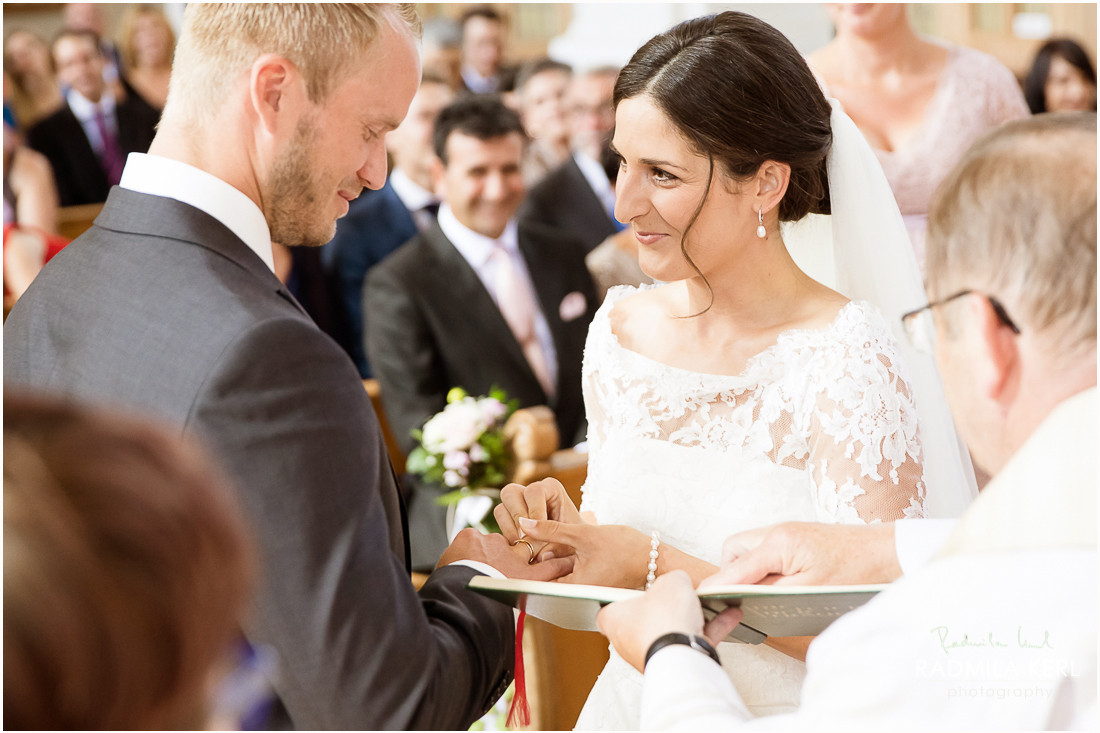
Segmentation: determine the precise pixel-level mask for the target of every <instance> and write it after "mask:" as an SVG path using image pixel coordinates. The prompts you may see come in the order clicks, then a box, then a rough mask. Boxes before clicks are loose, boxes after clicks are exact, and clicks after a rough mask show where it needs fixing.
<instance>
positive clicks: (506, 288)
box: [363, 95, 596, 567]
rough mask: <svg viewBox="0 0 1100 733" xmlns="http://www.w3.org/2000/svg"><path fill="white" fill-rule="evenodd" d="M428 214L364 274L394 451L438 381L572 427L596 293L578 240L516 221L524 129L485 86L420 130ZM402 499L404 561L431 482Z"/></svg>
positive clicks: (424, 514)
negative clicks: (429, 173)
mask: <svg viewBox="0 0 1100 733" xmlns="http://www.w3.org/2000/svg"><path fill="white" fill-rule="evenodd" d="M433 139H434V145H435V152H436V155H437V160H436V162H435V164H434V172H433V177H434V179H435V186H436V191H437V192H439V194H440V195H441V196H442V198H443V205H442V206H441V207H440V210H439V218H438V222H437V223H436V225H434V226H432V227H431V228H429V229H427V230H425V231H423V232H421V233H420V234H418V235H417V236H416V237H415V238H414V239H413V240H412V241H410V242H408V243H407V244H405V245H403V246H402V247H401V248H400V249H399V250H398V251H397V252H395V253H393V254H392V255H390V257H388V258H387V259H386V260H385V261H383V262H382V263H381V264H380V265H378V266H377V267H375V268H374V269H373V270H371V272H370V274H369V275H368V276H367V284H366V288H365V290H364V306H363V307H364V309H365V310H366V311H367V312H369V313H370V320H369V321H368V323H367V331H366V350H367V355H368V357H369V358H370V362H371V366H372V368H373V369H374V374H375V376H376V378H377V379H378V381H379V383H380V386H381V393H382V401H383V404H384V405H385V408H386V414H387V416H388V417H389V420H390V422H391V423H392V425H393V428H394V433H395V434H396V436H397V439H398V440H399V441H401V442H402V447H403V448H404V449H405V450H406V451H408V450H410V449H411V448H413V447H414V446H415V439H414V438H412V437H411V435H410V431H411V430H413V429H414V428H419V427H422V426H423V425H424V423H425V422H426V421H427V420H428V418H430V417H431V416H432V415H434V414H435V413H436V412H438V411H440V410H442V409H443V408H444V406H445V405H446V396H447V392H448V391H449V390H450V389H451V388H452V387H462V388H464V389H465V390H466V391H467V392H469V393H470V394H472V395H480V394H487V393H488V392H489V389H490V388H491V387H493V386H497V387H500V388H501V389H503V390H504V391H505V392H506V393H507V394H508V396H509V397H511V398H515V399H517V400H519V402H520V405H521V406H523V407H528V406H532V405H549V406H550V408H551V409H553V411H554V415H555V417H556V420H557V426H558V432H559V434H560V436H561V441H562V442H563V443H565V444H568V445H572V444H574V443H576V442H577V441H579V440H583V439H584V437H585V432H586V422H585V419H584V401H583V399H582V396H581V357H582V354H583V351H584V341H585V338H586V336H587V332H588V324H589V322H590V321H591V319H592V316H593V314H594V311H595V307H596V295H595V289H594V286H593V284H592V280H591V278H590V277H589V275H588V271H587V270H586V269H585V266H584V248H583V246H582V245H581V244H580V243H579V242H577V241H575V240H574V239H572V238H571V237H569V236H568V235H567V234H564V233H561V232H557V231H554V230H551V229H547V228H545V227H541V226H539V225H537V224H532V225H527V224H522V225H517V223H516V221H515V218H514V216H515V212H516V209H517V207H518V206H519V204H520V202H521V201H522V200H523V195H524V184H523V175H522V170H521V165H522V158H523V146H524V142H525V136H524V133H523V127H522V124H521V122H520V120H519V117H518V116H517V115H516V113H515V112H513V111H511V110H510V109H508V108H507V107H505V106H504V104H502V103H501V102H500V100H499V99H497V98H495V97H488V96H484V95H474V96H468V97H463V98H460V99H459V100H458V101H456V102H454V103H453V104H452V105H451V106H449V107H447V108H446V109H444V110H443V111H442V112H441V113H440V115H439V118H438V119H437V121H436V126H435V132H434V135H433ZM411 493H412V495H411V498H410V500H409V517H410V520H409V521H410V528H411V530H412V537H413V565H414V567H415V566H417V565H420V566H424V565H429V566H430V565H431V564H433V563H434V558H435V557H436V556H438V554H439V552H440V551H441V550H442V549H443V547H444V546H445V544H446V540H445V535H444V512H443V509H442V507H439V506H438V505H437V504H436V503H435V498H436V497H438V496H439V493H440V492H439V491H438V490H437V489H434V488H432V487H426V486H422V485H419V484H415V485H414V486H413V489H412V492H411Z"/></svg>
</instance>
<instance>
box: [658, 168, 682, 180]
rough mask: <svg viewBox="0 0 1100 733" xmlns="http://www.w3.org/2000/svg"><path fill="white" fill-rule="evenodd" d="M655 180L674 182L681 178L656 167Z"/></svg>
mask: <svg viewBox="0 0 1100 733" xmlns="http://www.w3.org/2000/svg"><path fill="white" fill-rule="evenodd" d="M653 180H655V181H656V182H657V183H672V182H673V181H677V180H679V179H678V178H677V177H676V176H674V175H672V174H671V173H669V172H668V171H666V170H665V169H663V168H654V169H653Z"/></svg>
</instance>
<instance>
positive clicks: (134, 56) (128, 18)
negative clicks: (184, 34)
mask: <svg viewBox="0 0 1100 733" xmlns="http://www.w3.org/2000/svg"><path fill="white" fill-rule="evenodd" d="M120 38H121V39H122V45H121V48H120V52H121V56H122V64H123V68H124V69H125V74H124V75H123V83H124V84H126V85H128V87H129V90H130V91H132V92H133V93H136V94H137V95H139V96H140V97H141V98H142V99H144V100H145V101H146V102H147V103H148V104H149V106H151V107H153V108H154V109H156V110H162V109H164V102H165V100H167V99H168V77H169V76H170V75H171V72H172V54H173V53H174V52H175V48H176V34H175V32H173V31H172V26H171V25H170V24H169V23H168V18H167V17H166V16H165V15H164V11H162V10H161V9H160V8H158V7H156V6H154V5H132V6H130V9H129V10H128V11H127V12H126V15H125V16H124V17H123V19H122V32H121V34H120Z"/></svg>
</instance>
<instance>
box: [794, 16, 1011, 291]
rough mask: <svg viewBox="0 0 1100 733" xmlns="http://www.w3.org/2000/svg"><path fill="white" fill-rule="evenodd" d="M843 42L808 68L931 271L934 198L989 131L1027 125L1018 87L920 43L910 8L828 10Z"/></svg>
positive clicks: (972, 59) (964, 53) (943, 47)
mask: <svg viewBox="0 0 1100 733" xmlns="http://www.w3.org/2000/svg"><path fill="white" fill-rule="evenodd" d="M826 9H827V10H828V12H829V17H830V18H832V21H833V24H834V25H835V26H836V37H835V38H834V39H833V40H832V41H831V42H830V43H829V44H827V45H826V46H824V47H823V48H821V49H819V50H818V51H816V52H814V53H813V54H811V55H810V66H811V67H812V68H813V70H814V72H815V73H816V74H817V75H818V76H819V77H820V78H821V79H822V80H823V81H824V83H825V84H826V86H827V87H828V89H827V93H828V94H830V95H831V96H833V97H836V98H837V99H839V100H840V102H841V104H843V105H844V110H845V111H846V112H847V113H848V115H849V116H850V117H851V118H852V120H853V121H855V123H856V125H857V126H858V127H859V129H860V131H861V132H862V133H863V134H864V136H865V137H866V138H867V141H868V142H869V143H871V146H872V147H873V148H874V149H875V154H876V155H877V156H878V159H879V163H880V164H881V165H882V169H883V171H884V172H885V173H886V178H887V180H888V181H890V187H891V188H892V189H893V191H894V197H895V198H896V199H897V202H898V208H900V209H901V213H902V216H904V217H905V221H906V226H907V228H908V229H909V237H910V240H911V241H912V243H913V249H914V252H915V253H916V256H917V264H918V265H920V267H921V271H922V272H923V270H924V230H925V221H926V220H927V216H928V204H929V201H930V200H931V198H932V192H933V191H934V190H935V188H936V186H937V185H938V184H939V182H940V180H942V179H943V177H944V176H945V175H947V172H948V171H949V170H950V169H951V167H952V166H953V165H954V164H955V162H956V161H958V160H959V158H960V157H961V156H962V154H963V153H964V152H966V150H967V148H969V147H970V144H971V143H972V142H974V140H975V139H976V138H977V137H978V136H979V135H981V133H982V132H984V131H985V130H987V129H988V128H990V127H995V126H997V125H999V124H1001V123H1003V122H1007V121H1008V120H1013V119H1017V118H1019V117H1023V116H1025V115H1027V104H1026V103H1025V102H1024V97H1023V94H1022V93H1021V91H1020V85H1019V84H1018V83H1017V81H1016V77H1015V76H1013V74H1012V72H1011V71H1009V69H1008V68H1006V67H1005V66H1004V65H1003V64H1002V63H1000V62H999V61H997V60H996V59H995V58H993V57H992V56H989V55H988V54H985V53H982V52H980V51H976V50H974V49H971V48H966V47H964V46H956V45H953V44H949V43H947V42H945V41H941V40H939V39H935V38H928V37H924V36H919V35H917V34H916V32H914V31H913V28H912V26H910V24H909V15H908V9H907V6H906V5H905V4H904V3H830V4H826Z"/></svg>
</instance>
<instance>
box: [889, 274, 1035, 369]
mask: <svg viewBox="0 0 1100 733" xmlns="http://www.w3.org/2000/svg"><path fill="white" fill-rule="evenodd" d="M964 295H981V296H982V297H983V298H985V299H986V300H987V301H989V306H990V307H991V308H992V309H993V313H995V314H996V316H997V320H999V321H1000V322H1001V323H1003V324H1004V325H1005V327H1006V328H1008V329H1009V330H1010V331H1012V333H1014V334H1017V335H1019V333H1020V327H1019V326H1017V325H1016V323H1015V322H1014V321H1013V320H1012V318H1011V317H1010V316H1009V315H1008V311H1006V310H1005V307H1004V306H1003V305H1001V303H1000V301H998V300H997V299H996V298H994V297H993V296H991V295H985V294H984V293H979V292H977V291H976V290H960V291H959V292H957V293H955V294H954V295H948V296H947V297H946V298H940V299H939V300H933V301H932V302H931V303H929V304H928V305H926V306H923V307H921V308H917V309H916V310H912V311H909V312H908V313H906V314H904V315H903V316H902V317H901V325H902V326H903V327H904V328H905V335H906V336H907V337H908V338H909V343H911V344H912V345H913V348H914V349H916V350H917V351H922V352H924V353H926V354H930V353H932V349H933V348H934V346H935V343H936V324H935V323H934V322H933V320H932V309H933V308H935V307H936V306H937V305H944V304H946V303H950V302H951V301H952V300H956V299H958V298H961V297H963V296H964Z"/></svg>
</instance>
